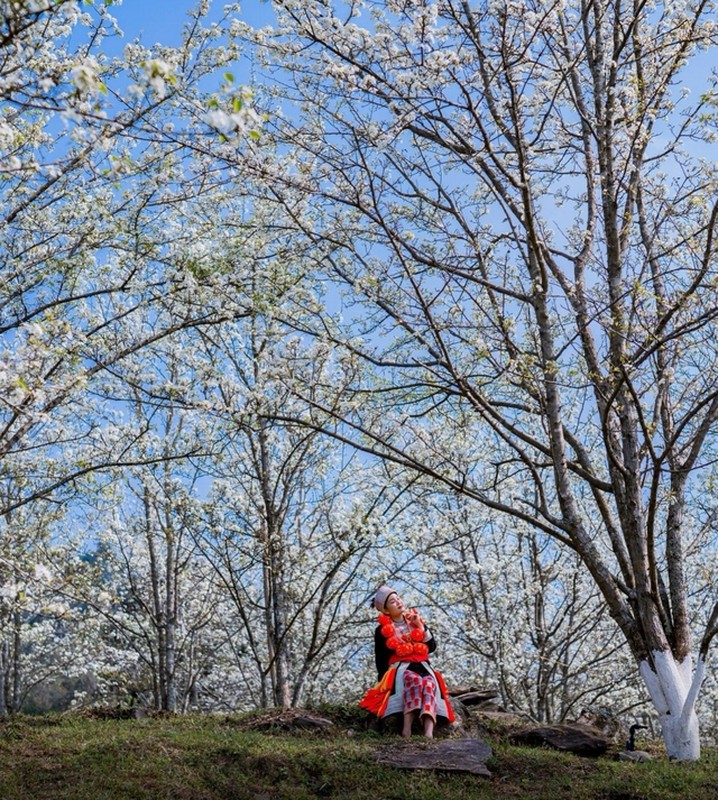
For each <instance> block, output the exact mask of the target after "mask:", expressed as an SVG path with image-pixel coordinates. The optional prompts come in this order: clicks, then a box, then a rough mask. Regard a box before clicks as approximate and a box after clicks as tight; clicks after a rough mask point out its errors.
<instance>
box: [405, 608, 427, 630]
mask: <svg viewBox="0 0 718 800" xmlns="http://www.w3.org/2000/svg"><path fill="white" fill-rule="evenodd" d="M404 619H405V620H406V621H407V622H408V623H409V625H411V626H412V628H423V627H424V623H423V621H422V619H421V617H420V616H419V612H418V611H417V609H415V608H410V609H409V610H408V611H407V612H406V614H404Z"/></svg>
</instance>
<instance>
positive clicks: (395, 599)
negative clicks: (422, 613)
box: [384, 592, 404, 619]
mask: <svg viewBox="0 0 718 800" xmlns="http://www.w3.org/2000/svg"><path fill="white" fill-rule="evenodd" d="M384 608H385V609H386V613H387V614H388V615H389V616H390V617H391V618H392V619H399V618H400V617H401V615H402V614H403V613H404V601H403V600H402V599H401V597H399V595H398V594H397V593H396V592H393V593H392V594H390V595H389V597H387V598H386V602H385V603H384Z"/></svg>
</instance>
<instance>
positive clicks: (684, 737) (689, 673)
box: [639, 651, 705, 761]
mask: <svg viewBox="0 0 718 800" xmlns="http://www.w3.org/2000/svg"><path fill="white" fill-rule="evenodd" d="M651 660H652V662H653V663H650V662H649V660H645V661H642V662H641V664H640V665H639V666H640V672H641V676H642V677H643V680H644V681H645V683H646V686H647V687H648V692H649V694H650V696H651V700H652V701H653V705H654V707H655V709H656V711H657V712H658V713H659V715H660V719H661V726H662V730H663V740H664V742H665V745H666V752H667V753H668V757H669V758H671V759H674V760H677V761H693V760H697V759H699V758H700V755H701V746H700V738H699V728H698V717H697V716H696V713H695V703H696V699H697V696H698V690H699V689H700V685H701V683H702V681H703V677H704V674H705V662H704V661H703V659H702V658H699V659H698V665H697V667H696V670H695V672H694V670H693V658H692V656H691V655H688V656H686V658H685V659H684V660H683V661H682V662H678V661H676V659H675V658H674V656H673V654H672V653H670V652H660V651H656V652H654V653H652V654H651Z"/></svg>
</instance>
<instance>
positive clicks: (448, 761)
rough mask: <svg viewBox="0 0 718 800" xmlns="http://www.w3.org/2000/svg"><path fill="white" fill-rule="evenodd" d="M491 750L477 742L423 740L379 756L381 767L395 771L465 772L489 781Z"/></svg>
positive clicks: (475, 740)
mask: <svg viewBox="0 0 718 800" xmlns="http://www.w3.org/2000/svg"><path fill="white" fill-rule="evenodd" d="M489 758H491V748H490V747H489V745H487V744H486V743H485V742H482V741H481V740H480V739H445V740H441V741H436V740H432V739H426V740H423V741H422V742H421V744H418V743H417V744H415V743H414V742H407V743H406V744H404V745H403V746H401V745H400V746H396V745H394V746H393V747H392V748H391V749H388V748H387V749H385V750H384V751H382V752H381V753H380V754H379V757H378V760H379V763H380V764H388V765H389V766H392V767H397V768H398V769H433V770H440V771H443V772H468V773H470V774H472V775H482V776H484V777H487V778H490V777H491V773H490V772H489V770H488V768H487V766H486V761H487V760H488V759H489Z"/></svg>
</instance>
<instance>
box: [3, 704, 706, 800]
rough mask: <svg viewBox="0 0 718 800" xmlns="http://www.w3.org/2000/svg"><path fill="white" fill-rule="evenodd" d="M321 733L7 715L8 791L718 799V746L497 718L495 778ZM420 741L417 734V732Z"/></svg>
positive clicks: (237, 799) (336, 731)
mask: <svg viewBox="0 0 718 800" xmlns="http://www.w3.org/2000/svg"><path fill="white" fill-rule="evenodd" d="M335 718H336V719H337V721H338V724H337V726H336V727H334V728H332V729H330V730H327V731H322V732H286V731H284V732H283V731H282V730H280V729H278V728H276V729H272V728H270V729H269V730H256V729H255V728H256V727H257V725H256V724H255V723H256V721H257V719H258V718H257V716H256V715H255V716H250V717H211V716H202V717H200V716H192V717H172V718H169V717H166V718H148V719H138V720H117V719H104V720H103V719H98V718H89V717H82V716H62V717H45V718H21V719H15V720H11V721H8V722H4V723H0V796H1V797H2V799H3V800H28V798H31V800H110V799H111V800H123V799H126V800H144V799H145V798H146V799H147V800H161V799H162V798H173V800H220V798H221V799H222V800H224V799H225V798H227V800H229V798H233V800H244V799H245V798H246V799H247V800H249V799H250V798H251V800H307V799H308V798H323V797H328V798H341V799H342V800H394V799H396V800H464V799H465V798H472V800H473V799H476V800H483V798H487V800H488V798H493V799H494V800H495V799H496V798H521V799H522V800H524V799H525V800H561V798H566V799H567V800H568V799H569V798H571V800H599V799H600V800H679V798H680V800H715V798H716V797H718V753H717V752H716V751H715V750H705V751H704V754H703V758H702V760H701V761H700V762H699V763H697V764H673V763H670V762H668V761H667V759H666V758H665V757H662V756H661V755H660V751H659V749H658V748H656V759H655V760H654V761H651V762H649V763H647V764H632V763H624V762H619V761H616V760H615V758H614V757H613V756H611V755H609V756H606V757H604V758H600V759H597V760H593V759H584V758H578V757H576V756H568V755H564V754H560V753H556V752H553V751H550V750H547V749H529V748H520V747H513V746H511V745H509V744H508V742H507V740H506V736H505V732H502V730H501V729H500V728H499V727H497V726H494V728H493V730H487V731H486V732H485V735H484V739H485V740H486V741H487V742H488V743H489V744H490V745H491V746H492V748H493V751H494V756H493V758H492V760H491V761H490V762H489V767H490V769H491V771H492V773H493V777H492V778H490V779H489V778H479V777H475V776H471V775H457V774H452V775H448V774H437V773H433V772H406V771H402V770H397V769H394V768H391V767H386V766H381V765H379V764H377V763H376V758H377V755H378V753H379V752H381V751H382V749H383V748H387V747H402V746H403V745H404V742H403V740H401V739H400V738H398V737H392V736H388V735H379V734H377V733H372V732H369V731H366V730H362V729H359V727H360V726H357V725H354V726H352V723H351V720H350V715H348V714H344V715H342V714H341V713H337V714H335ZM414 741H415V742H416V741H417V740H414Z"/></svg>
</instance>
